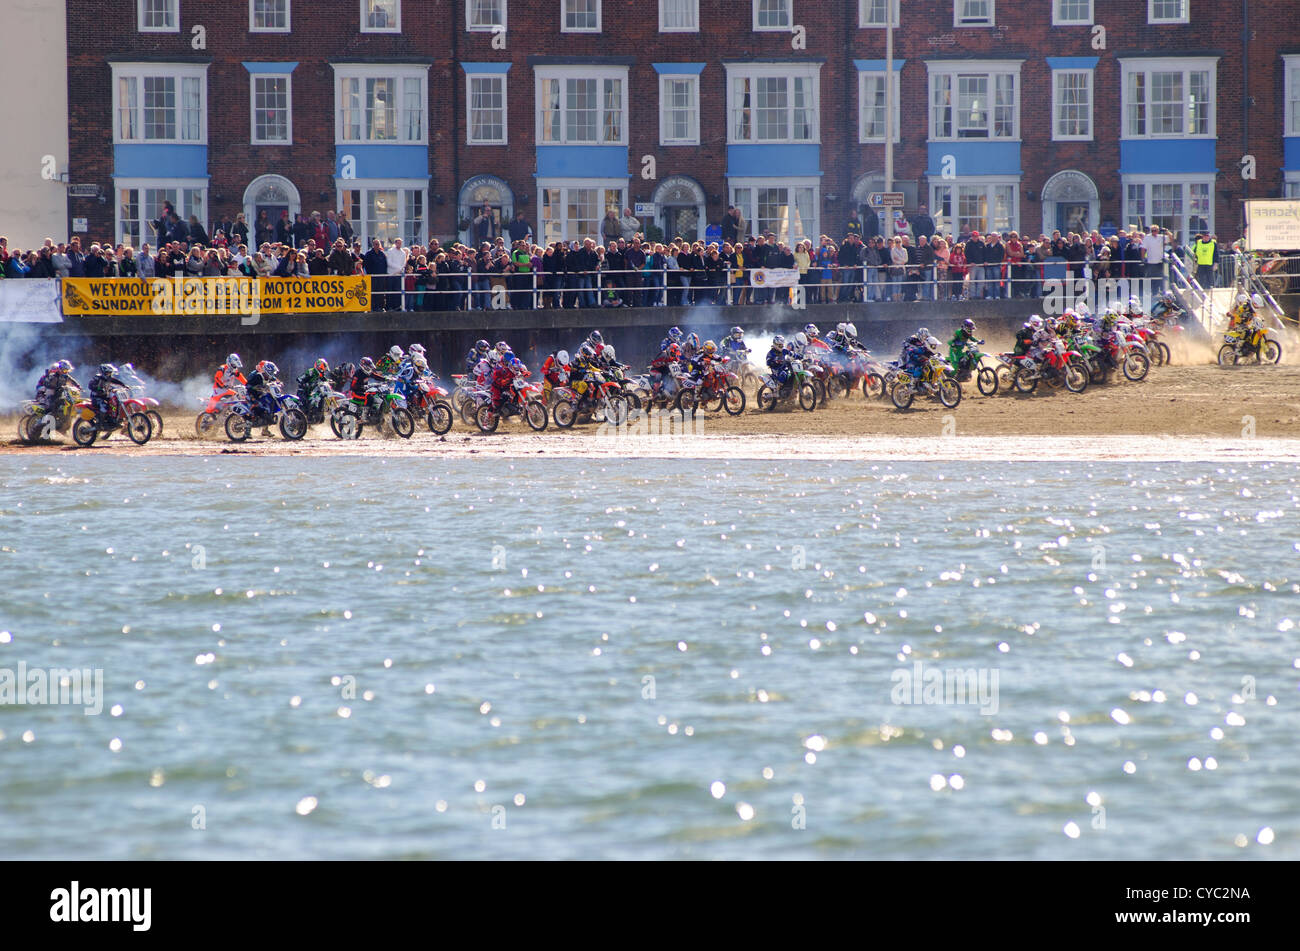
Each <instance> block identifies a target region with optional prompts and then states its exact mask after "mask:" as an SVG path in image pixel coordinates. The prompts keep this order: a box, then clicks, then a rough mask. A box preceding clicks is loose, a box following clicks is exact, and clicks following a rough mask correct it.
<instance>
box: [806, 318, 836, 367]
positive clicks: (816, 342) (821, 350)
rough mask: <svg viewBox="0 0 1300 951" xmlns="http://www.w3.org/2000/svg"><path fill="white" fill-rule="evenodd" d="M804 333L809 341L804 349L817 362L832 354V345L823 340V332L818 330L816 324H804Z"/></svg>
mask: <svg viewBox="0 0 1300 951" xmlns="http://www.w3.org/2000/svg"><path fill="white" fill-rule="evenodd" d="M803 332H804V339H806V340H807V341H808V342H807V344H805V345H804V349H805V352H806V353H807V354H808V356H809V357H812V358H813V359H814V360H815V359H818V358H821V357H825V356H827V355H828V354H829V353H830V352H831V345H830V344H829V343H827V342H826V341H825V340H823V339H822V336H821V331H820V330H818V329H817V325H816V324H804V328H803Z"/></svg>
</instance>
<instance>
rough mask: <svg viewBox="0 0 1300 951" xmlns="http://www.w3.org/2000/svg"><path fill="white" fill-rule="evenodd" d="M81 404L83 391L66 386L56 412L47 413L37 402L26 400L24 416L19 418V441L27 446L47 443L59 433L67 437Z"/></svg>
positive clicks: (55, 409) (23, 408)
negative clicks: (78, 405) (78, 406)
mask: <svg viewBox="0 0 1300 951" xmlns="http://www.w3.org/2000/svg"><path fill="white" fill-rule="evenodd" d="M79 402H81V391H80V390H79V389H77V388H76V387H75V386H66V387H64V388H63V393H62V394H61V395H60V396H59V401H58V403H57V404H56V405H55V407H54V412H52V413H47V412H45V409H44V408H43V407H42V406H41V404H40V403H38V402H37V401H36V400H26V401H25V402H24V403H23V404H22V415H21V416H19V417H18V439H19V440H20V441H22V442H24V443H26V444H27V445H29V446H30V445H34V444H35V443H38V442H47V441H48V440H50V439H52V438H53V437H54V434H55V433H56V432H57V433H59V434H60V435H65V436H66V435H67V433H68V430H69V429H71V428H72V420H73V416H74V415H75V413H76V409H77V404H78V403H79Z"/></svg>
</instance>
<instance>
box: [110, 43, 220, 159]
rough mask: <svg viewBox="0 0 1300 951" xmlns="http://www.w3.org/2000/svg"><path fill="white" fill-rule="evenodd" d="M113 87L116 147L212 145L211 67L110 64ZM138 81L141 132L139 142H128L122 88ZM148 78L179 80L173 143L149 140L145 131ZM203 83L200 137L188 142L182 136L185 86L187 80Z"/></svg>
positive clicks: (167, 64) (164, 64)
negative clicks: (120, 96) (121, 84)
mask: <svg viewBox="0 0 1300 951" xmlns="http://www.w3.org/2000/svg"><path fill="white" fill-rule="evenodd" d="M109 66H110V72H111V77H112V78H111V83H112V85H111V86H110V87H109V88H110V97H111V102H112V103H113V106H112V109H113V144H114V145H207V144H208V64H206V63H140V62H116V63H114V62H110V63H109ZM128 78H133V79H135V80H137V82H138V83H139V85H137V87H136V89H137V96H136V113H135V119H136V122H137V124H138V128H139V130H140V135H139V137H137V138H132V139H128V138H124V137H123V135H122V110H121V107H120V105H119V104H118V84H119V81H120V80H122V79H128ZM148 78H155V79H156V78H171V79H175V80H177V81H178V82H177V87H176V106H175V113H176V115H175V118H176V123H175V124H176V131H177V136H176V137H175V138H171V139H149V138H145V135H144V129H145V121H144V111H145V103H144V83H143V80H145V79H148ZM194 78H197V79H198V80H199V135H198V138H194V139H186V138H182V137H181V136H180V130H181V111H182V109H183V104H182V102H181V95H182V82H180V81H181V80H185V79H194Z"/></svg>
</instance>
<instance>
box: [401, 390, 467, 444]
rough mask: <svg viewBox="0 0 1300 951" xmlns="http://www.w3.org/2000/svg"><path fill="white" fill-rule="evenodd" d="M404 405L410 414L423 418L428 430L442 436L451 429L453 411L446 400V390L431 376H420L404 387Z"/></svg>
mask: <svg viewBox="0 0 1300 951" xmlns="http://www.w3.org/2000/svg"><path fill="white" fill-rule="evenodd" d="M405 394H406V397H407V401H406V405H407V407H408V408H409V409H410V411H411V414H412V415H414V416H419V417H421V418H423V419H424V422H425V424H426V425H427V426H428V427H429V432H431V433H433V434H434V435H435V436H442V435H445V434H446V433H447V431H448V430H450V429H451V424H452V419H453V418H454V415H455V414H454V412H453V410H452V408H451V403H449V402H448V401H447V391H446V390H445V389H443V388H442V387H441V386H439V385H438V384H437V382H435V381H434V379H433V378H432V377H427V376H425V377H420V378H418V379H416V380H415V381H414V382H413V383H411V384H409V385H408V386H407V387H406V388H405Z"/></svg>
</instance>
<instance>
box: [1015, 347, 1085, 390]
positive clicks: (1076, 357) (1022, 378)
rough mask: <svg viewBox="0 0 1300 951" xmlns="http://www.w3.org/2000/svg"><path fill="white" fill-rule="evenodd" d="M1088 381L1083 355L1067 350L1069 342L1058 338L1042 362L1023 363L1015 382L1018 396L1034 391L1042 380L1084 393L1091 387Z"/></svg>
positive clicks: (1044, 354)
mask: <svg viewBox="0 0 1300 951" xmlns="http://www.w3.org/2000/svg"><path fill="white" fill-rule="evenodd" d="M1088 380H1089V373H1088V364H1087V363H1086V362H1085V361H1084V359H1083V354H1081V353H1079V351H1078V350H1067V349H1066V347H1065V342H1064V341H1063V340H1060V339H1057V340H1054V341H1052V345H1051V347H1050V348H1049V349H1047V350H1046V351H1045V352H1044V353H1043V355H1042V357H1040V358H1039V359H1037V360H1035V359H1033V358H1032V357H1025V358H1024V359H1023V360H1021V361H1020V365H1019V366H1017V367H1016V375H1015V378H1014V380H1013V383H1014V384H1015V387H1016V392H1018V393H1032V392H1034V390H1036V389H1038V384H1039V382H1040V381H1041V382H1044V383H1046V384H1047V385H1049V386H1052V387H1058V386H1064V387H1065V388H1066V389H1067V390H1069V391H1070V392H1071V393H1082V392H1083V391H1084V390H1086V389H1087V388H1088Z"/></svg>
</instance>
